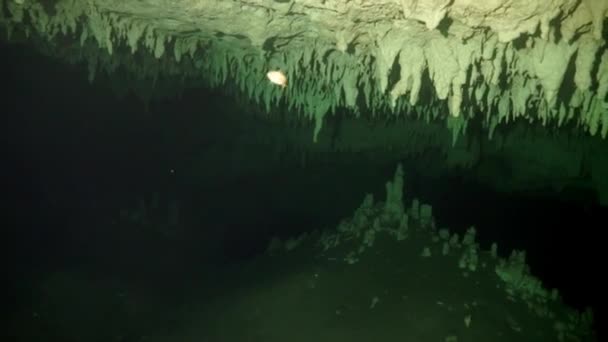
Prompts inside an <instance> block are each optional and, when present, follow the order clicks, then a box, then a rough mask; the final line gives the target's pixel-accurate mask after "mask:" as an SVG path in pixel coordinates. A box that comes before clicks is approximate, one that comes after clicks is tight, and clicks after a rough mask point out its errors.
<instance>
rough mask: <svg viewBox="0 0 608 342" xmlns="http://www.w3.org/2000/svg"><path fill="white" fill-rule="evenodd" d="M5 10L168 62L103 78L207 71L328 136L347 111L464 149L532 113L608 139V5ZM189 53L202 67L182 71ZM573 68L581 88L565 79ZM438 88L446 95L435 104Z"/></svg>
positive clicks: (453, 2)
mask: <svg viewBox="0 0 608 342" xmlns="http://www.w3.org/2000/svg"><path fill="white" fill-rule="evenodd" d="M2 3H3V4H2V13H0V16H1V18H2V23H3V24H4V26H5V27H6V28H7V31H8V33H9V35H10V34H11V33H12V32H14V31H21V32H24V33H25V34H26V35H27V36H28V37H29V36H30V34H32V33H35V34H38V35H40V36H42V37H43V38H45V39H46V40H48V41H50V42H51V43H54V44H55V45H57V44H59V42H60V41H62V40H64V39H65V38H63V37H62V36H63V35H65V36H67V37H68V38H70V37H73V38H74V39H78V40H79V41H80V43H81V44H82V45H83V46H85V45H86V44H88V43H91V42H92V43H95V44H96V45H98V46H99V47H101V48H103V49H105V50H106V51H107V52H108V53H109V54H113V53H114V52H115V50H118V51H119V52H118V53H125V54H128V53H131V54H134V53H136V52H137V51H139V50H140V49H142V48H143V49H146V50H147V51H149V52H150V53H151V54H152V55H153V56H154V57H155V58H156V59H159V60H162V62H156V63H155V62H154V61H153V60H152V61H151V62H148V63H147V64H149V65H148V66H146V67H145V68H144V69H143V70H140V69H141V67H140V66H138V65H136V64H137V63H136V62H135V61H133V60H129V58H128V57H127V58H123V59H121V62H116V59H110V58H105V59H104V58H101V57H99V56H96V54H87V55H85V56H84V58H85V59H87V61H88V63H89V69H90V72H91V79H93V78H94V77H95V72H96V71H97V69H105V70H107V71H108V70H109V71H113V70H115V69H116V64H121V63H122V64H126V66H127V68H128V69H130V70H132V71H134V72H135V73H136V74H137V75H138V76H139V77H148V78H154V79H156V78H157V75H158V74H163V73H169V74H172V75H179V74H188V75H190V77H192V74H193V73H194V74H196V76H195V77H201V78H204V79H206V80H207V82H208V83H209V84H210V85H212V86H219V85H224V84H226V85H227V86H234V87H238V88H239V89H240V90H241V91H242V92H244V93H246V94H248V95H249V96H250V97H251V98H253V99H255V100H256V101H259V102H260V103H263V104H264V105H265V106H266V108H267V109H268V110H270V109H271V107H272V105H273V104H277V103H279V102H281V101H285V102H286V103H287V104H288V105H289V107H290V108H294V107H295V108H296V109H298V112H299V113H300V114H303V115H305V116H307V117H309V118H311V119H313V120H314V121H315V130H314V132H315V133H314V137H315V139H316V138H317V135H318V133H319V131H320V129H321V127H322V125H323V119H324V117H325V115H326V114H327V113H328V112H333V111H334V110H335V109H336V108H337V107H340V106H345V107H350V108H352V109H353V110H355V112H360V111H362V110H366V112H368V111H372V112H374V113H375V112H377V111H378V112H380V111H383V112H386V110H385V109H391V108H392V109H393V112H396V113H397V112H406V113H414V114H416V115H418V116H419V117H425V118H427V119H429V118H433V119H435V118H437V117H443V118H448V121H447V124H448V127H450V128H451V129H452V130H453V131H454V132H455V134H454V137H455V139H456V138H457V137H458V135H459V134H460V133H462V132H464V130H465V129H466V121H467V120H468V119H470V118H472V117H474V116H475V115H480V114H481V113H483V114H482V115H485V118H486V121H485V125H486V127H487V129H488V130H489V135H490V137H491V136H492V134H493V131H494V129H495V127H496V126H497V125H499V124H502V123H505V122H509V121H510V120H513V119H516V118H520V117H523V118H526V119H528V120H530V121H535V120H540V121H542V122H543V124H547V123H552V124H553V123H554V124H557V125H561V124H563V123H564V122H565V121H569V120H573V121H574V122H576V123H577V124H578V125H579V126H580V127H581V128H582V129H584V130H586V131H588V132H589V133H590V134H591V135H595V134H597V133H600V134H601V136H602V137H606V135H607V134H608V103H607V100H606V97H607V95H608V71H607V70H608V51H607V50H606V44H605V40H604V39H605V38H606V37H604V36H603V35H605V34H604V32H605V30H604V28H603V23H604V22H605V18H606V16H607V15H608V2H605V1H595V0H584V1H582V2H580V1H575V0H548V1H529V0H492V1H473V0H427V1H422V0H402V1H369V0H368V1H363V0H359V1H319V0H315V1H313V0H307V1H287V0H285V1H279V0H275V1H271V0H250V1H212V0H184V1H169V0H143V1H118V0H103V1H102V0H89V1H84V0H57V1H53V2H50V3H49V2H38V1H35V0H25V1H11V0H3V1H2ZM127 47H128V48H127ZM184 56H189V57H190V59H191V61H189V63H180V62H182V61H183V57H184ZM108 64H113V65H112V66H111V67H108ZM571 64H573V65H574V68H573V69H574V71H573V72H574V73H575V75H574V81H573V82H571V81H570V79H569V82H564V79H565V76H566V74H567V71H568V68H569V66H570V65H571ZM187 66H193V67H194V68H188V67H187ZM270 68H279V69H282V70H284V71H285V72H286V74H287V76H288V78H289V84H290V87H289V88H288V89H287V91H285V92H281V91H278V90H277V89H275V88H273V87H270V86H268V84H267V83H263V82H265V79H264V77H263V75H264V74H265V72H266V70H268V69H270ZM142 71H143V73H142ZM426 75H428V76H426ZM425 77H426V78H425ZM425 82H430V83H431V84H432V88H431V89H433V90H434V94H433V95H434V96H432V97H431V100H427V101H425V102H423V101H420V100H419V97H420V89H421V85H423V84H424V83H425ZM560 89H561V90H564V92H563V94H560V95H562V96H558V93H559V92H560ZM450 117H452V119H449V118H450Z"/></svg>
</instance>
